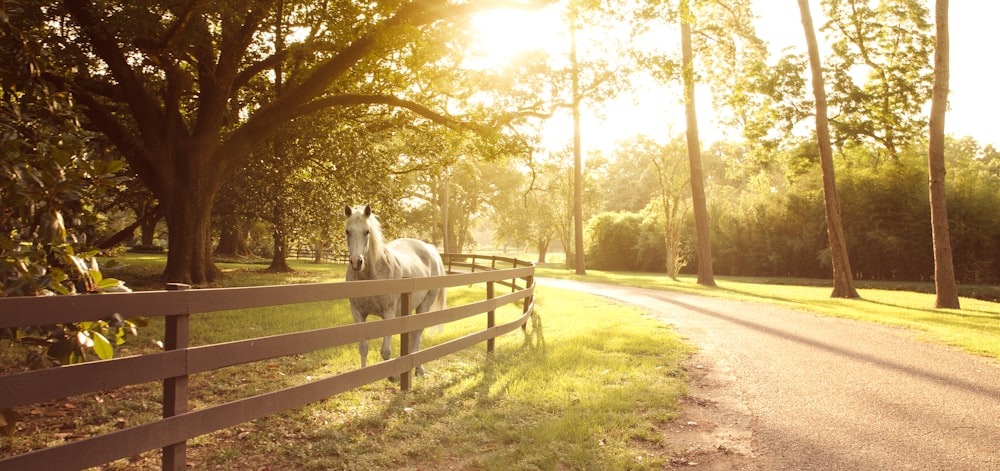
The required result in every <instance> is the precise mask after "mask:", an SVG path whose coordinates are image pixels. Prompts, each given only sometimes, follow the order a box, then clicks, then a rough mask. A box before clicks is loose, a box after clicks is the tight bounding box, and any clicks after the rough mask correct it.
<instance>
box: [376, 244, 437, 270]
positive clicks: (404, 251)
mask: <svg viewBox="0 0 1000 471" xmlns="http://www.w3.org/2000/svg"><path fill="white" fill-rule="evenodd" d="M386 248H387V249H389V251H390V252H392V254H393V255H394V256H395V257H396V260H397V261H398V262H399V268H400V271H401V274H402V277H403V278H417V277H423V276H440V275H444V263H442V261H441V255H440V254H438V251H437V249H436V248H435V247H434V246H432V245H430V244H428V243H426V242H424V241H422V240H418V239H405V238H404V239H396V240H393V241H392V242H389V243H388V244H386Z"/></svg>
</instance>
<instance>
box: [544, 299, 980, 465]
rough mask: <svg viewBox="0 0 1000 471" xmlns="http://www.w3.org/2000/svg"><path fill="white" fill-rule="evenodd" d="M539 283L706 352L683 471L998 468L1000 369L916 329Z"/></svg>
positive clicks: (690, 408)
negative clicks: (652, 321)
mask: <svg viewBox="0 0 1000 471" xmlns="http://www.w3.org/2000/svg"><path fill="white" fill-rule="evenodd" d="M539 284H540V285H542V289H543V290H544V288H545V287H546V286H553V287H559V288H564V289H575V290H581V291H586V292H588V293H593V294H598V295H602V296H607V297H610V298H615V299H618V300H621V301H625V302H628V303H631V304H635V305H638V306H640V307H643V308H645V309H647V310H648V311H649V312H650V313H651V314H652V315H653V316H656V317H657V318H660V319H663V320H664V321H665V322H667V323H669V324H672V325H673V326H674V327H675V330H676V331H677V333H678V334H680V335H682V336H684V337H686V338H687V339H688V340H689V341H690V342H692V343H694V344H695V345H697V346H698V347H699V348H700V353H699V354H698V355H696V356H695V357H694V358H693V359H692V362H691V364H690V365H691V366H690V368H689V371H690V373H691V376H692V383H691V385H690V387H689V393H690V394H689V397H688V398H686V400H685V402H686V404H685V407H684V414H685V415H684V417H685V418H684V419H682V420H680V421H675V422H676V423H675V424H673V425H672V426H671V427H672V430H671V432H668V433H676V434H677V435H678V437H680V438H681V442H682V443H685V445H683V446H684V447H687V448H689V449H688V450H687V452H686V453H687V456H688V457H687V458H686V459H685V460H681V461H680V464H681V465H688V466H690V467H691V468H693V469H744V470H761V471H765V470H767V471H770V470H905V469H914V470H1000V363H998V362H996V361H994V360H992V359H987V358H980V357H976V356H973V355H969V354H966V353H964V352H960V351H957V350H955V349H952V348H949V347H944V346H940V345H932V344H928V343H923V342H920V341H918V340H915V339H914V338H913V334H912V333H911V331H907V330H904V329H895V328H890V327H885V326H881V325H876V324H871V323H865V322H859V321H852V320H847V319H839V318H832V317H822V316H816V315H812V314H809V313H805V312H802V311H794V310H790V309H786V308H781V307H776V306H770V305H764V304H754V303H745V302H739V301H731V300H724V299H718V298H710V297H703V296H696V295H690V294H682V293H673V292H665V291H656V290H647V289H639V288H630V287H621V286H611V285H602V284H591V283H579V282H573V281H567V280H553V279H544V280H539ZM958 316H960V314H959V315H958ZM957 320H960V317H958V318H957ZM699 420H701V422H699ZM692 432H694V433H692ZM671 441H672V442H673V440H671ZM695 463H696V464H698V465H699V466H700V467H699V466H694V465H693V464H695ZM685 467H687V466H685Z"/></svg>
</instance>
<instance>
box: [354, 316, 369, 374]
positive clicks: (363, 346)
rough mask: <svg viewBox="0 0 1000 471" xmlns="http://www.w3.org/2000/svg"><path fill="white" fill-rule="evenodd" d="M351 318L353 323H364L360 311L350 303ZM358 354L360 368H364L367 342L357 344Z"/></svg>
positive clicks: (366, 356) (366, 357) (363, 317)
mask: <svg viewBox="0 0 1000 471" xmlns="http://www.w3.org/2000/svg"><path fill="white" fill-rule="evenodd" d="M351 317H353V318H354V323H355V324H357V323H360V322H364V321H365V316H363V315H362V314H361V310H360V309H359V308H358V307H357V306H355V305H354V302H353V301H352V302H351ZM358 354H359V355H361V367H362V368H364V367H365V366H366V365H367V363H368V340H362V341H360V342H358Z"/></svg>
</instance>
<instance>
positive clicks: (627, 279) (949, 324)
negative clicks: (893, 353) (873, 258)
mask: <svg viewBox="0 0 1000 471" xmlns="http://www.w3.org/2000/svg"><path fill="white" fill-rule="evenodd" d="M536 273H537V275H536V276H539V277H553V278H567V279H577V280H581V281H591V282H599V283H611V284H619V285H628V286H637V287H642V288H652V289H661V290H672V291H680V292H686V293H692V294H700V295H706V296H718V297H724V298H729V299H737V300H742V301H750V302H762V303H769V304H775V305H778V306H784V307H790V308H793V309H800V310H804V311H809V312H813V313H817V314H822V315H827V316H836V317H844V318H849V319H858V320H863V321H869V322H877V323H880V324H885V325H891V326H898V327H905V328H908V329H912V331H913V332H915V333H916V335H917V336H918V337H919V338H921V339H922V340H925V341H929V342H935V343H941V344H946V345H951V346H955V347H958V348H961V349H963V350H965V351H968V352H971V353H974V354H977V355H982V356H987V357H993V358H996V359H1000V304H997V303H995V302H990V301H984V300H980V299H973V298H967V297H963V298H961V304H962V309H961V310H957V309H934V308H933V306H934V294H932V293H926V292H919V291H913V290H926V288H927V287H926V284H924V285H917V284H905V285H902V286H900V285H899V284H896V283H859V286H861V288H860V289H859V293H860V294H861V299H835V298H831V297H830V293H831V291H832V288H831V287H830V286H827V284H828V283H821V282H817V280H761V279H751V278H729V277H716V278H715V280H716V283H717V285H718V287H717V288H709V287H705V286H701V285H699V284H697V283H696V282H695V279H694V278H692V277H689V276H682V277H680V278H679V279H678V280H671V279H669V278H667V277H666V276H664V275H662V274H651V273H621V272H602V271H598V270H587V275H585V276H578V275H575V274H573V273H572V272H570V271H567V270H563V269H556V268H540V269H537V272H536ZM790 283H803V284H790ZM931 288H933V285H931ZM975 289H977V290H978V292H984V291H989V287H975Z"/></svg>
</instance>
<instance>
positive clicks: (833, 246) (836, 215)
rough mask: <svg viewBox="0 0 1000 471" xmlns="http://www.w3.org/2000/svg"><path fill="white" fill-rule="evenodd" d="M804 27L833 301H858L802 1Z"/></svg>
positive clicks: (819, 75) (818, 66) (812, 36)
mask: <svg viewBox="0 0 1000 471" xmlns="http://www.w3.org/2000/svg"><path fill="white" fill-rule="evenodd" d="M799 13H800V14H801V17H802V28H803V29H804V31H805V35H806V44H807V46H808V48H809V65H810V69H811V70H812V87H813V95H814V97H815V99H816V140H817V144H818V147H819V155H820V168H821V169H822V172H823V203H824V206H823V207H824V211H825V213H826V232H827V238H828V239H829V241H830V259H831V265H832V266H833V293H831V295H830V296H831V297H834V298H859V297H860V296H859V295H858V292H857V290H856V289H855V288H854V275H853V273H852V272H851V262H850V259H849V258H848V256H847V241H846V240H845V239H844V228H843V224H842V222H841V216H840V199H839V198H838V197H837V184H836V178H835V176H834V169H833V146H832V144H831V143H830V127H829V126H830V125H829V120H828V119H827V105H826V91H825V89H824V81H823V64H822V62H820V57H819V46H818V44H817V42H816V31H815V30H814V29H813V22H812V15H811V14H810V13H809V0H799Z"/></svg>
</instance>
